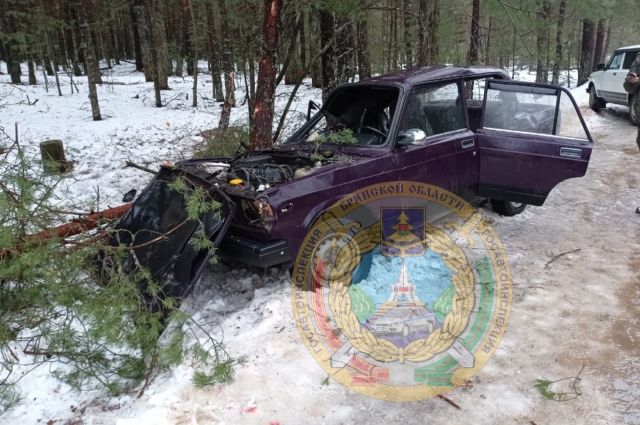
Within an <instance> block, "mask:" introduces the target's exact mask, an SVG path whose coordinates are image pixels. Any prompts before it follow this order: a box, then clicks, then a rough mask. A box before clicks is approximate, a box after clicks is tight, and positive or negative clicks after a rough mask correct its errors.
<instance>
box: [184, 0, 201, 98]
mask: <svg viewBox="0 0 640 425" xmlns="http://www.w3.org/2000/svg"><path fill="white" fill-rule="evenodd" d="M187 6H188V13H189V20H190V22H191V31H192V32H193V31H195V28H196V19H195V16H194V13H193V5H192V4H191V2H190V1H188V2H187ZM185 19H186V16H185ZM188 46H190V49H188V52H189V56H191V57H192V66H193V69H192V75H193V86H192V89H191V90H192V92H191V99H192V100H191V106H193V107H194V108H197V107H198V48H197V47H196V46H197V45H196V43H193V40H192V42H191V43H190V44H189V45H188ZM187 73H188V71H187Z"/></svg>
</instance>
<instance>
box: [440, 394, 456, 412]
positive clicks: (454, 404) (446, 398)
mask: <svg viewBox="0 0 640 425" xmlns="http://www.w3.org/2000/svg"><path fill="white" fill-rule="evenodd" d="M438 398H439V399H441V400H444V401H446V402H447V403H449V404H450V405H452V406H453V407H455V408H456V409H460V406H459V405H458V403H456V402H455V401H453V400H451V399H450V398H449V397H447V396H446V395H444V394H438Z"/></svg>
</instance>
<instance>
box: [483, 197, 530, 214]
mask: <svg viewBox="0 0 640 425" xmlns="http://www.w3.org/2000/svg"><path fill="white" fill-rule="evenodd" d="M526 207H527V204H523V203H522V202H512V201H502V200H500V199H492V200H491V208H493V210H494V211H495V212H497V213H498V214H500V215H506V216H507V217H512V216H514V215H517V214H520V213H521V212H522V211H524V209H525V208H526Z"/></svg>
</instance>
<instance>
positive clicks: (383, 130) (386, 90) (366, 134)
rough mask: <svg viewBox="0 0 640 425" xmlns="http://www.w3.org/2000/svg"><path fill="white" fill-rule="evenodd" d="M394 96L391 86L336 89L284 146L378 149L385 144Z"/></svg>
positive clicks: (395, 95)
mask: <svg viewBox="0 0 640 425" xmlns="http://www.w3.org/2000/svg"><path fill="white" fill-rule="evenodd" d="M398 95H399V90H398V88H397V87H391V86H367V85H353V86H346V87H343V88H341V89H338V91H337V92H335V93H334V94H332V96H331V97H330V99H329V100H327V104H326V105H325V107H323V108H322V110H321V111H320V112H318V113H317V114H316V115H315V116H314V117H313V118H312V119H311V121H310V122H309V123H308V124H307V125H305V126H303V127H302V128H301V129H299V130H298V131H297V132H296V133H295V134H294V135H293V136H291V137H290V138H289V139H288V140H287V142H286V143H299V142H309V143H316V144H318V143H333V144H356V145H369V146H380V145H382V144H384V142H385V141H386V140H387V134H388V132H389V126H390V124H391V122H392V120H393V118H394V117H393V116H394V113H395V109H396V103H397V101H398Z"/></svg>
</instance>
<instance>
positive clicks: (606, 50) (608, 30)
mask: <svg viewBox="0 0 640 425" xmlns="http://www.w3.org/2000/svg"><path fill="white" fill-rule="evenodd" d="M609 40H611V20H609V22H608V23H607V35H606V36H605V40H604V48H603V49H602V55H603V59H606V57H607V52H609Z"/></svg>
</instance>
